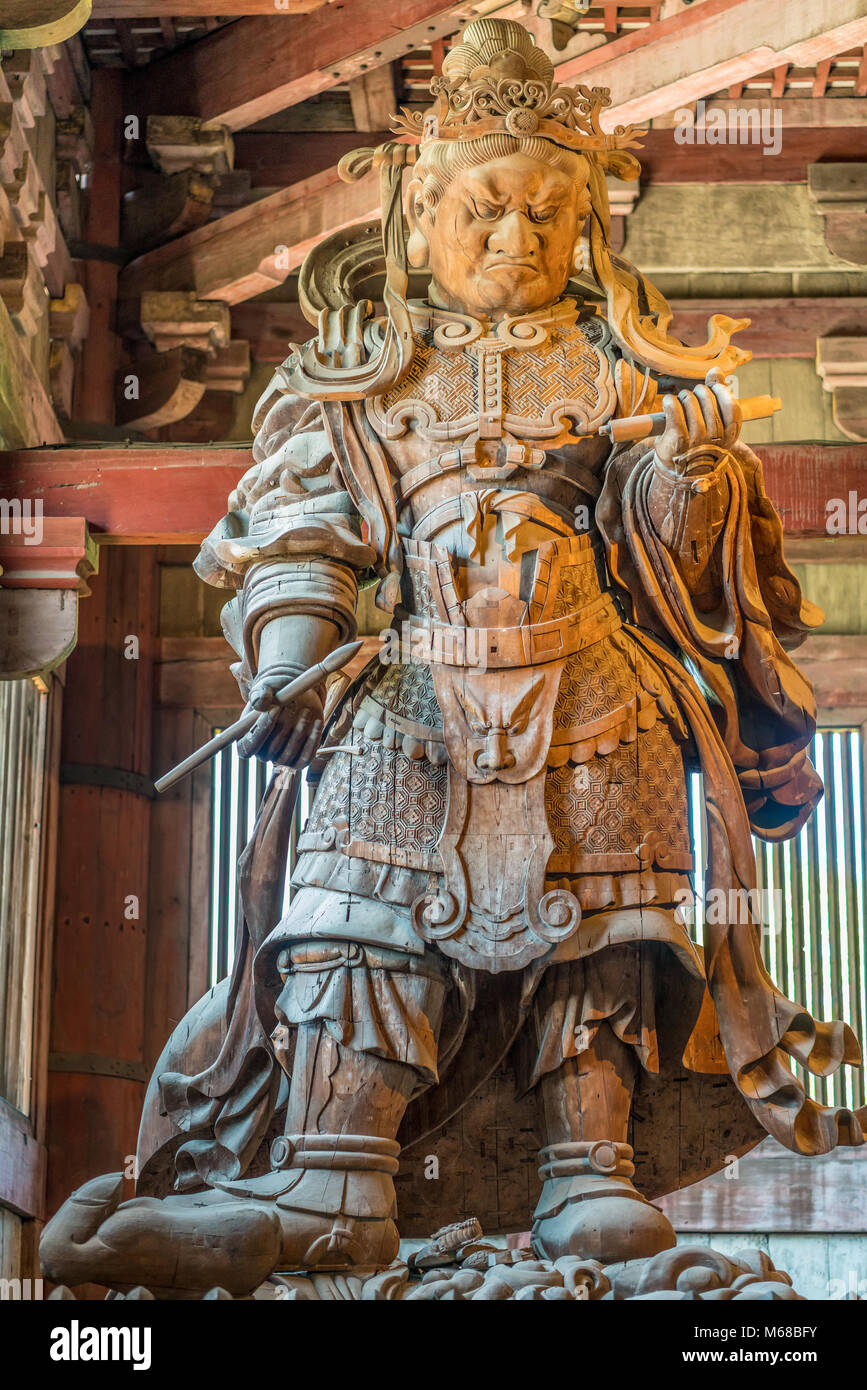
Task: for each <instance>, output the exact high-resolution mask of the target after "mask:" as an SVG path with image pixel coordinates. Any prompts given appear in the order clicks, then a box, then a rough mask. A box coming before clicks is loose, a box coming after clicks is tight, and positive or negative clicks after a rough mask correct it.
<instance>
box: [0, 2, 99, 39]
mask: <svg viewBox="0 0 867 1390" xmlns="http://www.w3.org/2000/svg"><path fill="white" fill-rule="evenodd" d="M90 13H91V0H4V4H3V15H2V19H3V23H2V25H0V48H11V49H15V48H22V49H27V48H43V47H45V46H46V45H48V44H55V43H63V42H64V41H65V40H66V39H68V38H71V36H72V35H73V34H77V33H78V31H79V29H81V28H83V26H84V25H85V24H86V23H87V21H88V19H89V18H90Z"/></svg>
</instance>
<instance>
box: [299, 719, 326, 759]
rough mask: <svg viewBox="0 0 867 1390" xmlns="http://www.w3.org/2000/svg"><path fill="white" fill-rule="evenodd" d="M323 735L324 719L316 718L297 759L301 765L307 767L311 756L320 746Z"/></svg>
mask: <svg viewBox="0 0 867 1390" xmlns="http://www.w3.org/2000/svg"><path fill="white" fill-rule="evenodd" d="M321 735H322V720H321V719H314V721H313V727H312V729H311V730H310V733H309V734H308V736H307V741H306V743H305V744H304V747H303V748H302V749H301V753H300V754H299V756H298V758H297V760H296V761H297V763H298V766H299V767H306V766H307V764H308V763H309V762H310V760H311V758H312V757H313V755H314V754H315V752H316V749H317V748H318V747H319V739H320V737H321Z"/></svg>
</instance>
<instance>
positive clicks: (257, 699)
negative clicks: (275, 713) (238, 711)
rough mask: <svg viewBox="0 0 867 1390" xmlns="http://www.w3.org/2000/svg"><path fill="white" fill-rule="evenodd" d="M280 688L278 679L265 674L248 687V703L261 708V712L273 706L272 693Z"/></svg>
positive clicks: (254, 707)
mask: <svg viewBox="0 0 867 1390" xmlns="http://www.w3.org/2000/svg"><path fill="white" fill-rule="evenodd" d="M279 688H280V681H279V680H271V679H270V678H269V677H267V676H263V677H262V678H261V679H257V680H255V681H254V682H253V684H252V685H251V687H250V696H249V701H248V703H249V704H250V705H252V707H253V709H258V710H261V711H262V712H263V713H264V712H265V711H266V710H270V709H272V708H273V707H274V695H275V693H276V692H277V690H279Z"/></svg>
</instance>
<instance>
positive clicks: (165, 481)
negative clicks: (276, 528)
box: [0, 445, 250, 545]
mask: <svg viewBox="0 0 867 1390" xmlns="http://www.w3.org/2000/svg"><path fill="white" fill-rule="evenodd" d="M249 464H250V448H249V445H239V446H237V447H234V448H232V447H228V448H220V449H203V448H198V447H186V446H180V445H174V446H170V447H169V448H168V449H166V448H165V447H162V446H159V445H154V446H141V447H133V448H128V449H124V448H120V449H117V448H110V447H109V448H100V449H96V450H94V449H83V450H78V449H73V450H71V451H67V450H65V449H64V450H58V451H54V450H51V451H44V450H34V451H32V452H26V453H25V452H19V453H17V454H9V455H7V456H6V457H5V458H4V459H2V463H0V467H2V477H3V486H4V496H9V497H12V496H15V495H19V496H22V497H40V498H41V499H42V500H43V502H44V504H45V510H46V512H47V513H48V514H49V515H55V516H72V515H80V514H81V510H82V507H83V506H84V502H83V499H84V498H85V497H86V498H87V516H88V520H89V522H90V524H91V526H92V529H93V530H95V531H96V532H97V533H102V534H103V536H104V538H105V539H108V540H124V541H127V542H131V543H133V544H150V543H152V542H153V543H155V544H160V543H166V544H178V545H184V544H189V543H191V542H198V541H200V540H201V539H202V537H203V536H205V535H207V533H208V532H209V531H210V529H211V527H212V526H213V524H214V518H215V517H219V516H220V515H222V513H223V511H224V510H225V504H226V498H227V497H228V495H229V493H230V492H231V490H232V488H233V487H234V486H235V484H236V483H237V481H238V479H239V478H240V476H241V474H242V473H243V472H244V470H245V469H246V468H247V467H249ZM73 499H75V500H74V501H73Z"/></svg>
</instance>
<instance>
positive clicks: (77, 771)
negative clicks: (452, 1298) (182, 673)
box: [46, 548, 157, 1215]
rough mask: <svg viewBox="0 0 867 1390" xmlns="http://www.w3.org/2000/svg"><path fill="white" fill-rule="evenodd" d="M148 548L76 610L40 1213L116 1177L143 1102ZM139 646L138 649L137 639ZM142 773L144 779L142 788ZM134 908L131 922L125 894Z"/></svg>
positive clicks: (128, 556)
mask: <svg viewBox="0 0 867 1390" xmlns="http://www.w3.org/2000/svg"><path fill="white" fill-rule="evenodd" d="M156 577H157V574H156V564H155V558H154V555H153V552H152V551H149V550H145V549H139V548H135V549H124V550H114V551H111V552H110V553H109V554H108V555H107V556H106V563H104V564H103V566H102V567H101V573H100V575H99V578H98V580H95V581H94V584H93V594H92V597H91V598H89V599H88V600H87V602H86V603H85V604H83V605H82V608H81V626H80V640H79V645H78V647H77V649H76V651H75V652H74V653H73V655H72V656H71V658H70V660H69V665H68V671H67V686H66V699H65V709H64V720H63V743H62V767H61V791H60V834H59V853H58V882H57V915H56V939H55V952H54V995H53V1000H52V1010H51V1021H52V1028H51V1056H50V1059H49V1067H50V1075H49V1087H48V1092H49V1117H48V1141H49V1160H48V1184H47V1203H46V1205H47V1214H49V1215H50V1214H51V1213H52V1212H53V1211H55V1210H56V1209H57V1207H58V1206H59V1205H60V1203H61V1202H62V1201H63V1200H64V1199H65V1197H67V1196H68V1195H69V1192H70V1191H71V1190H72V1188H74V1187H75V1186H76V1185H78V1184H79V1183H81V1182H83V1181H85V1180H86V1179H88V1178H91V1177H94V1176H96V1175H97V1174H99V1173H103V1172H113V1171H118V1170H122V1169H123V1167H124V1166H125V1161H126V1158H127V1156H128V1155H130V1154H133V1153H134V1152H135V1146H136V1135H137V1129H138V1117H139V1111H140V1107H141V1102H142V1098H143V1091H144V1087H143V1080H144V1077H145V1066H144V1031H145V1008H144V996H145V981H146V950H147V945H146V932H147V920H148V842H149V825H150V810H151V801H150V799H149V798H148V797H147V796H146V795H144V794H142V789H143V787H144V784H145V781H146V780H147V779H149V777H150V770H151V768H150V762H151V691H152V680H153V647H154V635H155V630H156V612H157V590H156ZM136 641H137V644H138V647H137V655H135V654H134V652H135V646H134V643H135V642H136ZM139 779H140V780H139ZM132 897H135V898H136V899H137V900H138V916H137V917H135V916H134V915H132V908H131V903H130V899H131V898H132Z"/></svg>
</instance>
